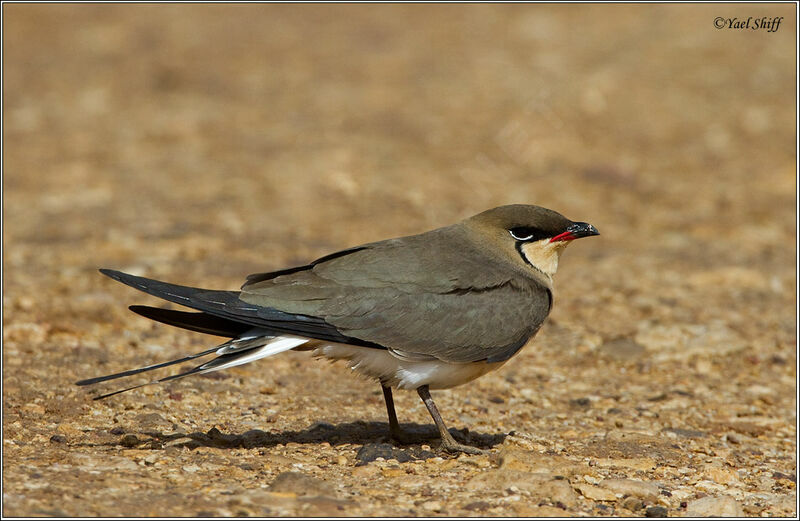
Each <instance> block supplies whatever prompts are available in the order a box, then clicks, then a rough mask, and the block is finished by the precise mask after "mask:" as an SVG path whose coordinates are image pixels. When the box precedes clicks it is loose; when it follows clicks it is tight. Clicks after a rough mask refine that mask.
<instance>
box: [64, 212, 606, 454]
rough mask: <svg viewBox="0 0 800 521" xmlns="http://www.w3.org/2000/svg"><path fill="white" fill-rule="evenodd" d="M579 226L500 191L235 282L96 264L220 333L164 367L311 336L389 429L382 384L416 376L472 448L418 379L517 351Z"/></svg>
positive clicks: (454, 374) (185, 323)
mask: <svg viewBox="0 0 800 521" xmlns="http://www.w3.org/2000/svg"><path fill="white" fill-rule="evenodd" d="M589 235H597V230H596V229H595V228H594V227H593V226H591V225H589V224H586V223H575V222H572V221H570V220H568V219H566V218H565V217H563V216H562V215H560V214H559V213H557V212H554V211H552V210H547V209H545V208H541V207H538V206H528V205H510V206H502V207H499V208H494V209H492V210H488V211H486V212H483V213H480V214H478V215H476V216H474V217H471V218H469V219H466V220H465V221H462V222H461V223H458V224H455V225H452V226H448V227H445V228H439V229H436V230H432V231H430V232H427V233H423V234H420V235H413V236H409V237H401V238H398V239H390V240H385V241H380V242H375V243H370V244H365V245H363V246H359V247H356V248H351V249H348V250H344V251H341V252H338V253H334V254H332V255H328V256H326V257H323V258H321V259H318V260H317V261H315V262H312V263H311V264H308V265H306V266H299V267H295V268H290V269H286V270H281V271H276V272H270V273H260V274H255V275H250V276H249V277H248V278H247V282H245V284H244V285H243V286H242V288H241V291H238V292H236V291H215V290H203V289H198V288H189V287H185V286H177V285H173V284H168V283H164V282H159V281H154V280H150V279H145V278H142V277H136V276H133V275H127V274H124V273H121V272H116V271H111V270H101V271H102V272H103V273H105V274H106V275H108V276H110V277H112V278H114V279H116V280H119V281H120V282H123V283H125V284H128V285H130V286H132V287H135V288H137V289H140V290H142V291H145V292H147V293H150V294H152V295H156V296H158V297H161V298H163V299H165V300H169V301H171V302H175V303H178V304H182V305H185V306H187V307H190V308H194V309H196V310H199V311H200V313H188V312H182V311H174V310H164V309H159V308H151V307H145V306H133V307H132V308H131V309H132V310H134V311H136V312H137V313H139V314H141V315H144V316H146V317H148V318H152V319H154V320H158V321H161V322H165V323H167V324H172V325H176V326H179V327H183V328H186V329H190V330H193V331H199V332H203V333H209V334H216V335H221V336H228V337H230V338H231V340H230V341H228V342H226V343H225V344H222V345H221V346H219V347H217V348H214V349H211V350H208V351H204V352H202V353H198V354H197V355H191V356H190V357H186V358H183V359H180V360H178V361H184V360H188V359H191V358H195V357H198V356H203V355H206V354H211V353H216V354H217V355H218V357H217V358H215V359H214V360H212V361H211V362H208V363H206V364H203V365H200V366H198V367H196V368H194V369H192V370H190V371H188V372H186V373H181V374H178V375H175V376H172V377H168V378H167V379H173V378H178V377H182V376H187V375H189V374H197V373H202V372H208V371H211V370H218V369H222V368H225V367H232V366H234V365H239V364H241V363H247V362H250V361H253V360H256V359H259V358H263V357H266V356H271V355H272V354H276V353H278V352H281V351H285V350H289V349H299V350H313V352H314V354H315V355H316V356H320V357H326V358H329V359H333V360H346V361H347V362H348V364H349V365H350V366H351V367H352V368H353V369H354V370H356V371H358V372H360V373H362V374H365V375H367V376H370V377H374V378H377V379H378V380H379V381H380V382H381V384H382V387H383V389H384V396H385V398H386V402H387V411H388V413H389V421H390V428H391V431H392V434H393V436H395V437H396V438H401V437H402V434H401V432H400V429H399V424H398V423H397V418H396V416H395V414H394V404H393V403H392V394H391V387H398V388H405V389H416V390H417V391H418V392H419V394H420V397H421V398H422V399H423V401H424V402H425V404H426V406H427V407H428V410H429V411H430V413H431V415H432V417H433V418H434V420H435V422H436V424H437V427H438V428H439V431H440V433H441V435H442V442H443V446H444V448H445V449H447V450H452V451H464V452H476V451H477V449H475V448H473V447H468V446H464V445H461V444H459V443H457V442H456V441H455V440H453V438H452V436H451V435H450V434H449V433H448V431H447V429H446V428H445V426H444V422H443V421H442V420H441V417H440V416H439V413H438V411H437V410H436V407H435V405H434V404H433V400H432V399H431V398H430V394H429V392H428V389H429V388H433V389H436V388H448V387H453V386H455V385H460V384H462V383H465V382H467V381H469V380H472V379H474V378H476V377H478V376H480V375H482V374H485V373H486V372H488V371H489V370H492V369H494V368H496V367H499V366H500V365H502V364H503V363H504V362H505V361H507V360H508V359H509V358H511V357H512V356H513V355H514V354H516V353H517V352H518V351H519V350H520V349H521V348H522V347H523V346H524V345H525V343H526V342H527V341H528V340H529V339H530V338H531V337H532V336H533V335H535V334H536V332H537V331H538V330H539V328H540V327H541V325H542V323H543V322H544V320H545V318H546V317H547V315H548V313H549V311H550V308H551V305H552V276H553V275H554V274H555V271H556V268H557V266H558V259H559V257H560V254H561V252H562V251H563V249H564V247H565V246H566V245H567V244H568V243H569V241H571V240H573V239H576V238H579V237H585V236H589ZM178 361H172V362H166V363H163V364H157V365H156V366H148V367H145V368H141V369H136V370H132V371H126V372H123V373H118V374H115V375H109V376H106V377H99V378H93V379H89V380H83V381H81V382H78V384H79V385H86V384H90V383H97V382H100V381H104V380H109V379H112V378H116V377H119V376H128V375H131V374H136V373H138V372H143V371H146V370H150V369H155V368H157V367H164V366H166V365H170V364H171V363H176V362H178ZM164 380H166V379H164ZM137 387H138V386H137ZM133 388H135V387H133ZM124 390H127V389H124ZM117 392H121V391H117ZM111 394H116V393H111ZM111 394H108V395H104V396H102V397H105V396H110V395H111Z"/></svg>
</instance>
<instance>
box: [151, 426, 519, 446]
mask: <svg viewBox="0 0 800 521" xmlns="http://www.w3.org/2000/svg"><path fill="white" fill-rule="evenodd" d="M402 429H403V431H404V433H405V434H406V435H408V436H409V437H410V438H412V439H413V443H399V442H397V441H394V440H392V439H391V437H390V436H389V426H388V424H387V423H385V422H364V421H356V422H349V423H340V424H337V425H331V424H329V423H315V424H313V425H312V426H310V427H308V428H307V429H303V430H299V431H295V430H286V431H281V432H266V431H262V430H258V429H253V430H249V431H246V432H243V433H241V434H225V433H223V432H221V431H220V430H219V429H217V428H216V427H213V428H211V429H210V430H209V431H208V432H177V433H163V432H160V431H140V432H139V433H138V434H140V435H143V436H147V437H149V438H150V439H149V440H146V439H140V442H141V444H142V445H147V446H150V447H151V448H164V447H165V446H177V447H188V448H197V447H215V448H221V449H236V448H245V449H254V448H264V447H274V446H276V445H279V444H287V443H307V444H319V443H323V442H328V443H330V444H331V445H344V444H352V445H368V444H375V443H391V444H392V445H394V446H396V447H398V448H403V447H406V448H408V447H415V446H419V445H421V444H429V445H431V446H438V444H439V432H438V431H437V430H436V428H435V427H434V426H432V425H420V424H416V423H406V424H402ZM449 431H450V434H452V435H453V437H454V438H455V439H456V440H458V441H460V442H462V443H466V444H469V445H474V446H478V447H484V448H491V447H494V446H495V445H499V444H501V443H503V440H505V438H506V436H508V434H506V433H498V434H483V433H476V432H470V431H469V430H468V429H460V430H459V429H449Z"/></svg>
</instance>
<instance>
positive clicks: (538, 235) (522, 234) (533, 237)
mask: <svg viewBox="0 0 800 521" xmlns="http://www.w3.org/2000/svg"><path fill="white" fill-rule="evenodd" d="M508 233H510V234H511V236H512V237H514V238H515V239H516V240H518V241H538V240H539V239H546V238H547V235H546V234H545V233H544V232H542V230H539V229H537V228H532V227H530V226H517V227H515V228H511V229H510V230H508Z"/></svg>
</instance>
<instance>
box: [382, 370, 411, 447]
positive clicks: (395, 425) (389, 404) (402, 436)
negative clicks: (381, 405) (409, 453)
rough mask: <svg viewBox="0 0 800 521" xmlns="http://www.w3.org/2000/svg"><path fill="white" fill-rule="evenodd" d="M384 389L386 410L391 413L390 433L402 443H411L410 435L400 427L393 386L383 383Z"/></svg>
mask: <svg viewBox="0 0 800 521" xmlns="http://www.w3.org/2000/svg"><path fill="white" fill-rule="evenodd" d="M381 388H382V389H383V399H384V400H385V401H386V412H387V413H388V414H389V434H390V435H391V436H392V439H394V440H396V441H399V442H400V443H409V441H408V436H406V433H404V432H403V430H402V429H401V428H400V423H399V422H398V421H397V413H396V412H395V411H394V398H392V388H391V387H388V386H386V385H383V384H381Z"/></svg>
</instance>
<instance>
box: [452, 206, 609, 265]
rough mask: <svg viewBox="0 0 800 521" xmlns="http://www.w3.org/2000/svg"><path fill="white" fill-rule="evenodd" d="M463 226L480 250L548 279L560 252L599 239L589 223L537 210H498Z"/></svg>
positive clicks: (523, 208) (524, 207) (503, 208)
mask: <svg viewBox="0 0 800 521" xmlns="http://www.w3.org/2000/svg"><path fill="white" fill-rule="evenodd" d="M464 224H465V225H466V226H467V228H468V229H471V230H473V231H474V232H475V234H476V237H478V240H480V241H481V242H485V244H484V245H483V247H488V248H493V249H494V250H495V251H499V252H500V253H501V254H503V256H505V257H507V258H508V259H509V260H510V261H511V262H512V263H514V264H516V265H518V266H521V267H523V268H524V269H529V270H535V271H538V272H541V273H543V274H544V275H546V276H547V278H548V279H552V277H553V275H554V274H555V272H556V270H557V269H558V259H559V258H560V256H561V253H562V252H563V251H564V248H566V247H567V245H568V244H569V243H570V242H572V241H573V240H575V239H580V238H581V237H590V236H592V235H599V234H600V232H598V231H597V228H595V227H594V226H592V225H591V224H589V223H585V222H574V221H570V220H569V219H567V218H566V217H564V216H563V215H561V214H560V213H558V212H555V211H553V210H548V209H547V208H542V207H540V206H533V205H525V204H512V205H508V206H499V207H497V208H493V209H491V210H486V211H485V212H482V213H479V214H478V215H475V216H474V217H470V218H469V219H467V220H466V221H464Z"/></svg>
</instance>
